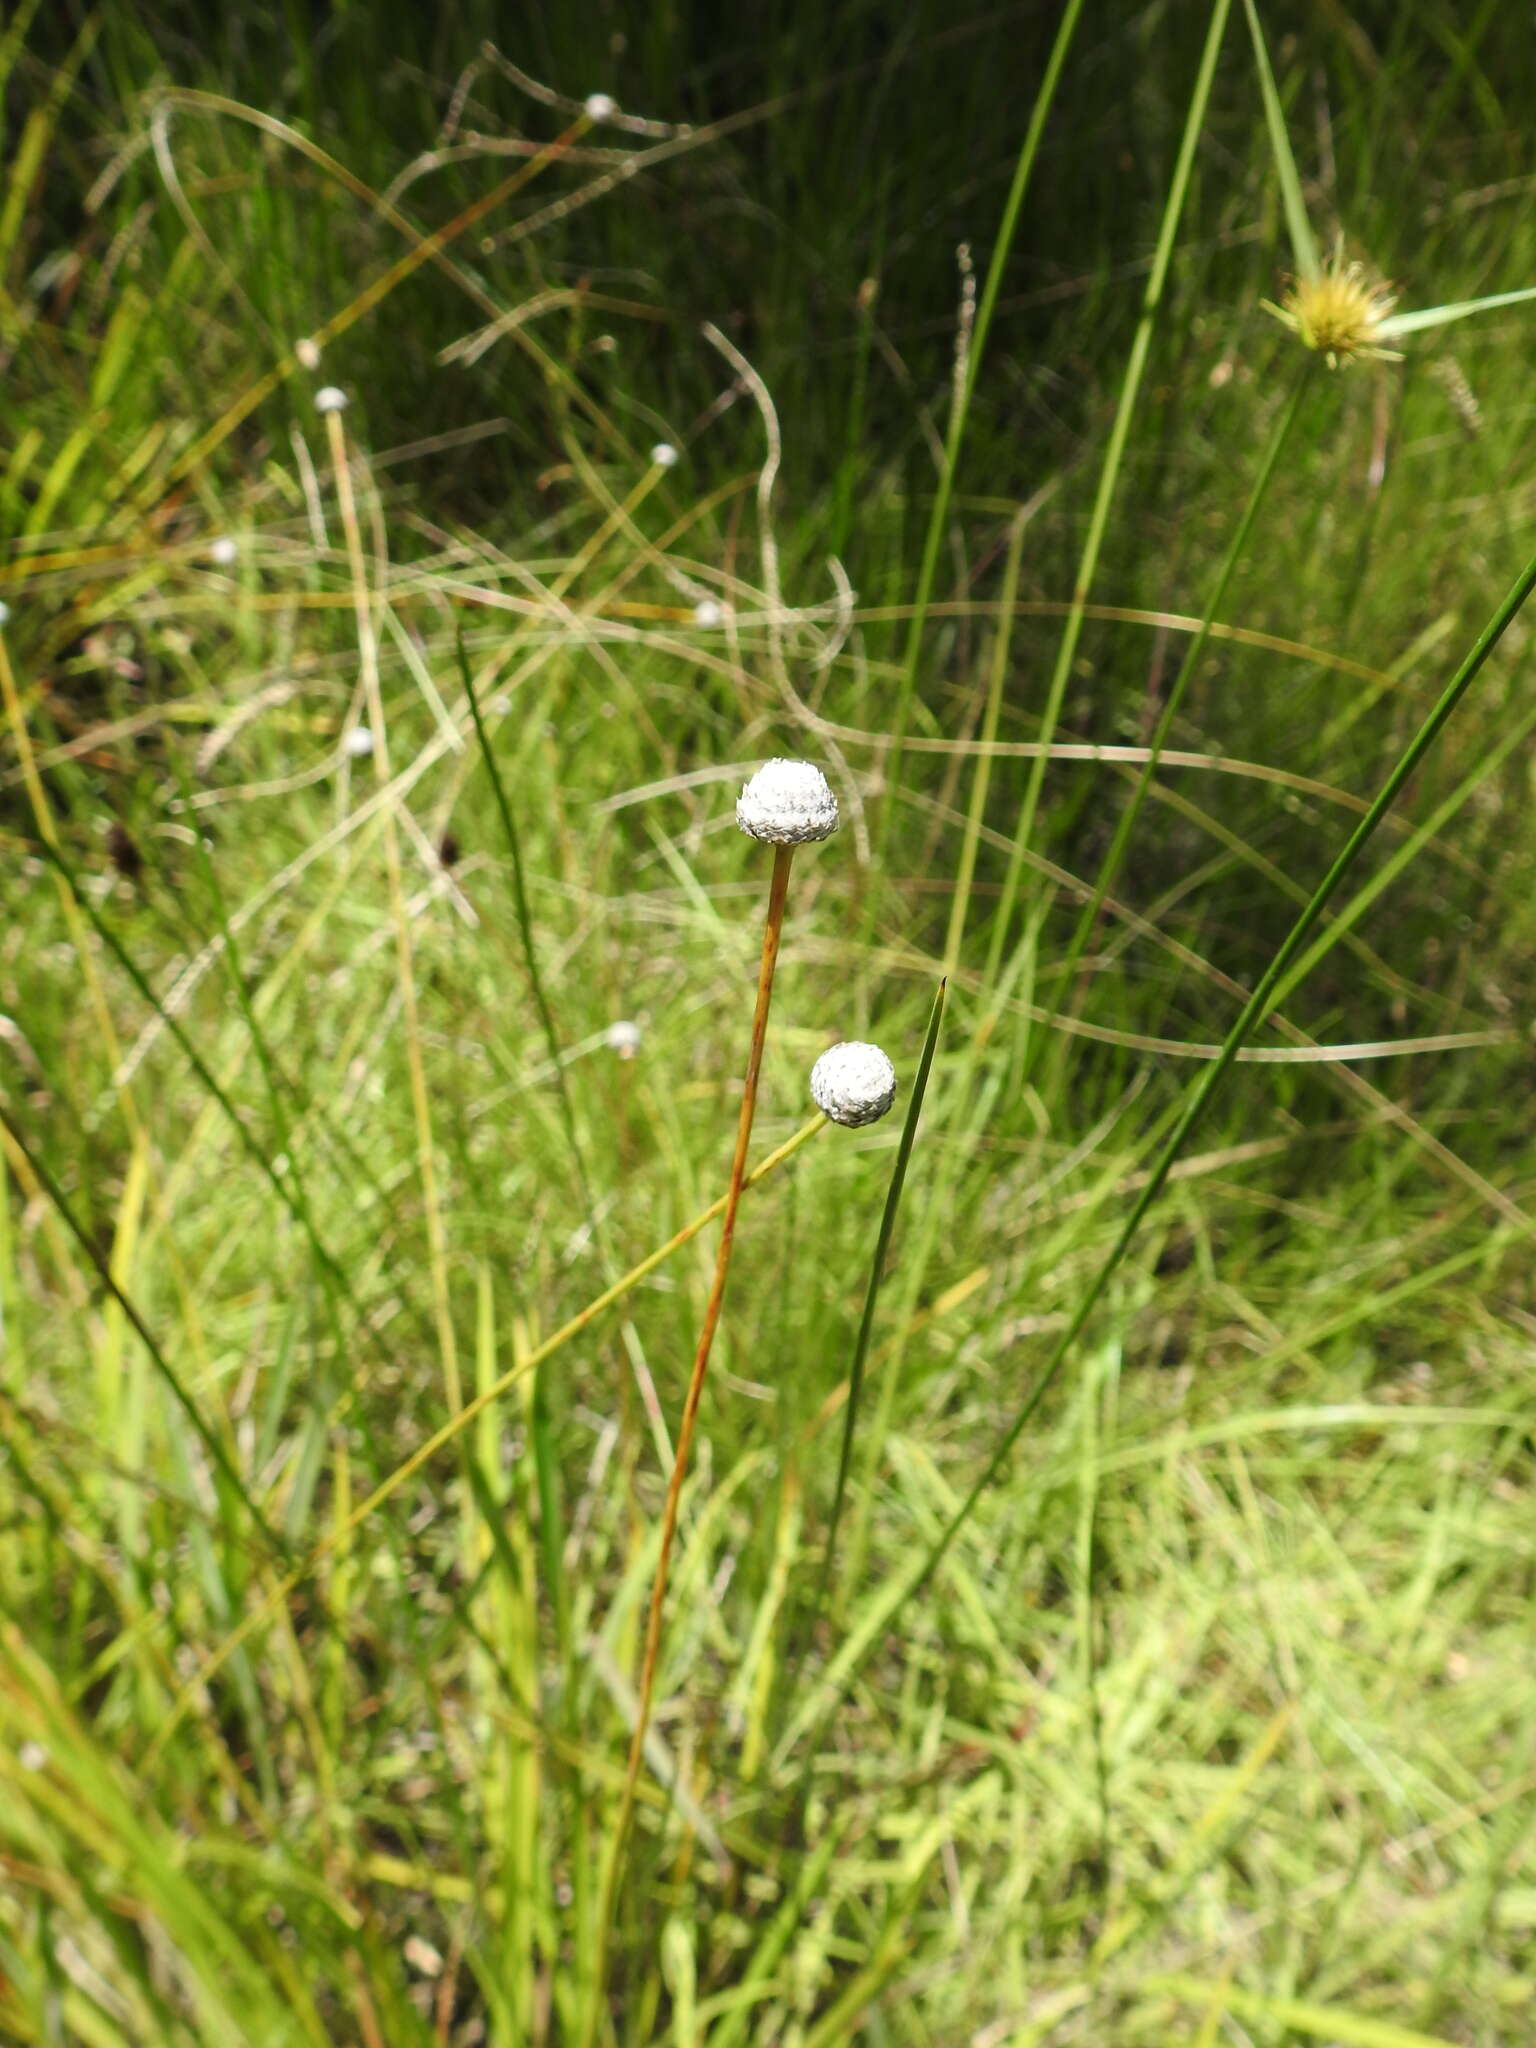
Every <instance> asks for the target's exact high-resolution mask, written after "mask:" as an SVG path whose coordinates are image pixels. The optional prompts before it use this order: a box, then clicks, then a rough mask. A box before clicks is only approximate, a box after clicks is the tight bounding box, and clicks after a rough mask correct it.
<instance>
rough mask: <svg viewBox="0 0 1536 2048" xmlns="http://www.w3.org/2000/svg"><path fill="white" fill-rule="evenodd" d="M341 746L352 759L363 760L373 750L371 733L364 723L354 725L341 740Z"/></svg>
mask: <svg viewBox="0 0 1536 2048" xmlns="http://www.w3.org/2000/svg"><path fill="white" fill-rule="evenodd" d="M341 748H342V752H343V753H344V754H349V755H350V756H351V758H352V759H353V760H354V761H365V760H367V758H368V756H369V755H370V754H371V753H372V752H373V734H372V733H371V732H370V731H369V730H368V728H367V726H366V725H354V726H353V727H352V729H351V731H350V732H349V733H348V734H347V736H346V738H345V739H344V740H343V741H342V743H341Z"/></svg>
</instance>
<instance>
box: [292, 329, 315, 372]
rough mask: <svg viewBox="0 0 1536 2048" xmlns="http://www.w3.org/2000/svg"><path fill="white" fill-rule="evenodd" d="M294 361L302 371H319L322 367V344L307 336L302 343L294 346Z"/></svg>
mask: <svg viewBox="0 0 1536 2048" xmlns="http://www.w3.org/2000/svg"><path fill="white" fill-rule="evenodd" d="M293 359H294V361H295V362H296V363H297V364H298V366H299V368H300V369H301V370H318V369H319V367H320V344H319V342H318V341H312V340H311V339H310V337H309V336H308V335H307V334H306V335H305V336H304V338H303V339H302V340H301V341H296V342H295V343H294V344H293Z"/></svg>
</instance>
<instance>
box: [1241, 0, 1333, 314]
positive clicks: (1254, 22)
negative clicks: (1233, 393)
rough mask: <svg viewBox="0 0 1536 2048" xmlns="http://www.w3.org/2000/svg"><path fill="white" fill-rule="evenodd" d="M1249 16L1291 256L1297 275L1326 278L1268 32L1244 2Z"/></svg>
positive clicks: (1251, 1) (1248, 0)
mask: <svg viewBox="0 0 1536 2048" xmlns="http://www.w3.org/2000/svg"><path fill="white" fill-rule="evenodd" d="M1243 6H1244V7H1245V8H1246V9H1247V12H1248V26H1249V28H1250V29H1251V30H1252V32H1253V54H1254V57H1255V59H1256V60H1257V62H1258V67H1259V90H1260V92H1261V93H1262V94H1263V96H1264V121H1265V125H1266V126H1267V127H1268V129H1269V147H1270V153H1271V155H1272V156H1273V157H1274V160H1275V175H1276V176H1277V177H1278V178H1279V180H1280V198H1281V202H1282V204H1283V205H1284V207H1285V225H1286V230H1287V232H1288V233H1289V235H1290V238H1291V255H1292V257H1293V258H1294V260H1295V264H1296V275H1297V276H1298V277H1301V278H1306V279H1308V280H1309V281H1310V280H1311V279H1312V278H1315V277H1319V276H1321V274H1322V267H1323V266H1322V262H1321V260H1320V258H1319V256H1318V253H1317V241H1316V238H1315V237H1314V235H1313V233H1312V223H1311V221H1309V220H1308V218H1307V202H1306V200H1305V198H1304V197H1303V196H1302V190H1301V173H1300V172H1299V171H1298V170H1297V168H1296V158H1295V155H1294V154H1293V152H1292V150H1291V138H1290V136H1289V135H1288V134H1287V133H1286V129H1285V109H1284V108H1283V107H1282V106H1281V104H1280V94H1279V93H1278V91H1277V90H1276V88H1275V74H1274V72H1273V71H1272V70H1271V69H1270V63H1269V51H1268V49H1267V48H1266V47H1265V43H1264V31H1263V29H1262V28H1261V27H1260V26H1259V10H1258V8H1257V7H1256V6H1255V5H1254V0H1243Z"/></svg>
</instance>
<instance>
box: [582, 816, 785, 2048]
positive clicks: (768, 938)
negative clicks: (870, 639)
mask: <svg viewBox="0 0 1536 2048" xmlns="http://www.w3.org/2000/svg"><path fill="white" fill-rule="evenodd" d="M794 852H795V849H794V847H793V846H775V847H774V850H773V879H772V881H771V882H770V884H769V888H768V914H767V918H766V920H765V921H764V925H763V953H762V961H761V964H760V965H759V967H758V973H757V1004H756V1007H755V1009H754V1010H753V1013H752V1045H751V1050H750V1051H749V1053H748V1055H747V1073H746V1079H745V1081H744V1082H743V1084H742V1090H741V1114H740V1116H739V1117H738V1118H737V1122H736V1151H735V1155H734V1157H733V1158H732V1160H731V1178H730V1182H729V1185H728V1187H727V1190H726V1197H725V1222H724V1225H723V1227H722V1229H721V1232H720V1249H719V1251H718V1252H717V1253H716V1254H715V1276H714V1279H713V1281H712V1282H711V1284H710V1290H709V1299H708V1300H707V1302H706V1303H705V1305H704V1321H703V1323H702V1325H701V1327H700V1330H699V1342H698V1348H697V1350H696V1351H695V1353H694V1358H693V1371H692V1372H691V1374H690V1375H689V1379H688V1392H687V1394H686V1395H685V1397H684V1400H683V1418H682V1422H681V1424H680V1425H679V1428H678V1433H677V1453H676V1456H675V1457H674V1458H673V1461H672V1477H671V1479H670V1481H669V1482H668V1485H667V1499H666V1505H665V1507H664V1508H663V1510H662V1517H661V1545H660V1550H659V1552H658V1554H657V1558H656V1573H655V1577H654V1578H653V1579H652V1582H651V1602H650V1610H649V1612H648V1614H647V1616H646V1624H645V1651H644V1655H643V1657H642V1660H641V1665H640V1701H639V1707H638V1710H637V1712H636V1715H635V1726H634V1732H633V1734H632V1736H631V1738H630V1745H629V1762H628V1765H627V1767H626V1769H625V1773H624V1790H623V1792H622V1794H621V1795H620V1799H619V1816H618V1820H617V1822H616V1823H615V1826H614V1833H613V1847H612V1850H611V1852H610V1857H609V1864H608V1882H607V1884H606V1886H605V1887H604V1895H603V1906H602V1915H601V1919H600V1921H599V1925H598V1944H597V1966H596V1971H595V1973H594V1979H593V1986H592V2003H591V2006H590V2008H589V2011H588V2018H587V2027H586V2034H587V2039H588V2040H589V2041H590V2040H591V2039H592V2036H593V2032H594V2029H595V2026H596V2021H597V2013H598V2008H599V2006H600V2004H601V2002H602V1997H603V1977H604V1959H605V1957H606V1954H607V1948H608V1933H609V1928H610V1927H611V1925H612V1921H613V1908H614V1902H615V1900H616V1898H617V1895H618V1884H619V1877H620V1874H621V1872H622V1869H623V1863H624V1849H625V1844H626V1842H627V1840H628V1836H629V1824H630V1820H631V1818H632V1816H633V1814H634V1810H635V1787H636V1785H637V1783H638V1782H639V1777H640V1766H641V1763H642V1761H643V1759H644V1755H645V1736H646V1730H647V1729H648V1727H649V1726H650V1719H651V1702H652V1699H653V1696H654V1694H655V1691H656V1664H657V1659H658V1657H659V1655H660V1651H661V1620H662V1609H663V1606H664V1604H665V1601H666V1597H667V1579H668V1576H669V1572H670V1567H671V1561H672V1542H673V1538H674V1537H675V1535H676V1533H677V1509H678V1502H679V1500H680V1499H681V1497H682V1491H683V1481H684V1479H685V1478H686V1477H687V1474H688V1456H689V1452H690V1451H691V1450H692V1448H693V1434H694V1428H695V1425H696V1424H697V1422H698V1415H699V1403H700V1400H701V1399H702V1398H703V1393H704V1380H705V1377H706V1375H707V1373H708V1371H709V1354H710V1352H711V1351H712V1350H713V1348H714V1342H715V1331H716V1329H717V1328H718V1327H719V1323H720V1310H721V1306H722V1304H723V1303H724V1301H725V1283H726V1280H727V1278H728V1276H729V1273H730V1266H731V1247H732V1245H733V1243H734V1241H735V1236H736V1211H737V1207H738V1205H739V1203H740V1201H741V1190H742V1186H743V1176H744V1174H745V1172H746V1163H747V1146H748V1144H749V1143H750V1141H751V1137H752V1120H753V1117H754V1116H755V1115H756V1112H757V1081H758V1075H759V1073H760V1072H761V1070H762V1064H763V1041H764V1040H765V1038H766V1037H767V1035H768V1008H769V1004H770V1003H771V1002H772V1000H773V970H774V967H775V966H776V964H777V962H778V957H779V939H780V936H781V934H782V932H783V929H784V904H785V900H786V898H787V897H788V894H789V870H790V864H791V862H792V861H793V859H794Z"/></svg>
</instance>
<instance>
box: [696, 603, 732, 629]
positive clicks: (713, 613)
mask: <svg viewBox="0 0 1536 2048" xmlns="http://www.w3.org/2000/svg"><path fill="white" fill-rule="evenodd" d="M693 623H694V624H695V625H696V626H704V627H711V626H720V625H723V624H724V623H725V606H724V605H723V604H721V602H720V600H719V599H718V598H717V597H701V598H700V599H699V601H698V603H697V604H696V605H695V606H694V608H693Z"/></svg>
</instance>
